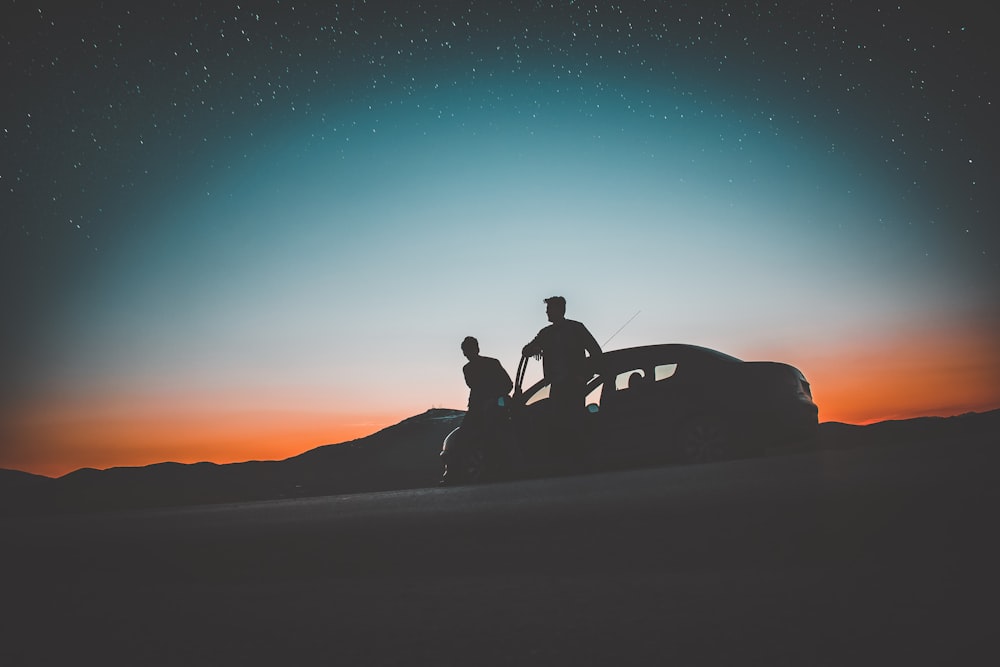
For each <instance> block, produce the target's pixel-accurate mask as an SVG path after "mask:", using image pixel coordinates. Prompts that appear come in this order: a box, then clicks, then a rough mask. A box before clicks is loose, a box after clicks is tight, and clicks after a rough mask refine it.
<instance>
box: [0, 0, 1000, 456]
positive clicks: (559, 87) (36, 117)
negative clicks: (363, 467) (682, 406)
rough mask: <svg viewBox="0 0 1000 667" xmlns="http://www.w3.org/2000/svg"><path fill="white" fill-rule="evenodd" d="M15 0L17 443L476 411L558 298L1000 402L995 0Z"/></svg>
mask: <svg viewBox="0 0 1000 667" xmlns="http://www.w3.org/2000/svg"><path fill="white" fill-rule="evenodd" d="M64 4H66V3H38V2H17V1H12V0H4V2H3V10H2V12H3V13H2V20H0V47H2V49H3V58H2V70H0V71H2V77H3V79H2V81H3V96H4V103H3V105H2V107H0V118H2V124H0V146H2V151H0V211H2V218H0V253H2V256H0V267H2V269H0V270H2V279H3V287H2V291H0V307H2V312H3V324H2V329H0V332H2V340H0V346H2V350H3V351H2V357H0V363H2V368H3V373H2V378H3V379H2V380H0V467H7V468H17V469H22V470H29V471H32V472H38V473H41V474H49V475H58V474H64V473H66V472H69V471H70V470H73V469H75V468H79V467H83V466H92V467H109V466H114V465H142V464H147V463H153V462H157V461H164V460H176V461H199V460H212V461H217V462H224V461H239V460H247V459H253V458H258V459H272V458H284V457H286V456H290V455H294V454H297V453H299V452H302V451H305V450H306V449H309V448H311V447H315V446H317V445H321V444H325V443H329V442H339V441H342V440H347V439H350V438H352V437H357V436H360V435H366V434H368V433H371V432H374V431H375V430H377V429H378V428H381V427H383V426H386V425H388V424H391V423H394V422H396V421H399V420H400V419H403V418H405V417H408V416H411V415H414V414H418V413H420V412H422V411H424V410H426V409H427V408H430V407H453V408H464V406H465V398H466V394H467V389H466V387H465V386H464V383H463V380H462V374H461V366H462V364H463V363H464V358H463V357H462V356H461V353H460V350H459V343H460V342H461V340H462V338H463V337H465V336H466V335H474V336H477V337H478V338H479V340H480V343H481V346H482V348H483V353H484V354H487V355H489V356H496V357H498V358H500V360H501V361H502V362H503V363H504V365H505V366H506V367H507V368H508V370H509V371H511V373H512V374H513V370H514V368H515V367H516V365H517V360H518V355H519V351H520V348H521V346H522V345H523V344H524V343H526V342H527V341H528V340H529V339H530V338H531V337H532V336H533V335H534V334H535V333H536V332H537V330H538V329H539V328H541V327H542V326H544V325H545V324H546V322H545V316H544V304H543V303H542V299H543V298H545V297H547V296H551V295H554V294H561V295H563V296H565V297H566V298H567V301H568V312H567V314H568V316H569V317H570V318H573V319H579V320H582V321H583V322H584V323H585V324H587V326H588V327H589V328H590V330H591V331H592V332H593V333H594V335H595V337H596V338H597V339H598V341H599V342H602V343H603V342H604V341H605V340H607V339H608V338H609V337H611V336H612V334H614V333H615V331H616V330H617V329H618V328H619V327H620V326H621V325H622V324H624V323H625V322H626V321H627V320H628V319H629V318H630V317H632V316H633V315H634V314H635V313H637V312H638V313H639V315H638V316H637V317H635V319H634V320H633V321H632V322H631V323H630V324H629V325H628V326H627V327H626V328H625V329H624V330H623V331H622V332H621V333H620V334H618V335H617V336H615V337H614V339H613V340H612V341H611V343H609V345H608V348H616V347H625V346H630V345H641V344H651V343H662V342H688V343H696V344H700V345H705V346H708V347H714V348H716V349H719V350H722V351H724V352H727V353H729V354H733V355H735V356H738V357H740V358H744V359H748V360H749V359H773V360H779V361H785V362H788V363H792V364H794V365H796V366H797V367H799V368H800V369H801V370H802V371H803V372H804V373H805V374H806V376H807V377H808V378H809V379H810V380H811V381H812V384H813V388H814V394H815V398H816V401H817V403H818V404H819V405H820V418H821V420H823V421H827V420H838V421H849V422H854V423H865V422H869V421H873V420H878V419H888V418H905V417H912V416H916V415H927V414H939V415H947V414H958V413H961V412H965V411H968V410H985V409H992V408H997V407H1000V343H998V341H1000V298H998V296H1000V294H998V293H1000V290H998V285H1000V226H998V225H997V221H998V220H1000V195H998V188H997V175H998V165H997V152H998V150H1000V142H998V124H997V120H998V119H997V113H996V104H997V100H996V99H995V97H996V94H997V91H998V77H997V74H996V68H995V64H996V63H997V62H1000V58H998V56H1000V54H998V49H997V47H996V46H995V44H996V37H995V35H993V34H992V30H991V29H990V26H991V25H992V22H991V21H988V20H987V13H988V8H989V4H988V3H983V2H974V3H967V2H949V3H945V4H941V5H939V6H938V8H937V9H936V10H935V11H934V12H930V11H929V10H926V9H924V6H925V5H926V4H927V3H911V2H893V3H882V2H877V1H875V2H830V3H791V2H718V3H699V2H690V3H659V2H630V3H607V2H593V1H591V2H503V1H491V2H475V3H459V2H453V3H448V2H439V3H430V2H411V3H401V2H346V3H319V2H315V3H311V2H291V1H288V2H279V1H276V0H272V1H270V2H218V3H208V2H186V1H183V0H178V1H175V2H149V3H134V2H91V3H80V4H86V5H88V6H87V8H65V7H62V6H60V5H64Z"/></svg>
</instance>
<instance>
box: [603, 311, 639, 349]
mask: <svg viewBox="0 0 1000 667" xmlns="http://www.w3.org/2000/svg"><path fill="white" fill-rule="evenodd" d="M641 312H642V311H641V310H637V311H635V315H633V316H632V317H630V318H628V319H627V320H625V324H623V325H621V326H620V327H618V331H616V332H614V333H613V334H611V338H614V337H615V336H617V335H618V334H620V333H621V332H622V329H624V328H625V327H627V326H628V325H629V322H631V321H632V320H634V319H635V318H636V317H638V316H639V313H641ZM611 338H608V339H607V340H606V341H604V345H601V348H602V349H603V348H605V347H607V346H608V343H610V342H611Z"/></svg>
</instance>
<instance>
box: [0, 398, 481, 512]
mask: <svg viewBox="0 0 1000 667" xmlns="http://www.w3.org/2000/svg"><path fill="white" fill-rule="evenodd" d="M464 414H465V413H464V412H461V411H458V410H440V409H435V410H428V411H427V412H425V413H423V414H421V415H417V416H415V417H410V418H409V419H406V420H404V421H402V422H400V423H399V424H395V425H393V426H390V427H388V428H385V429H383V430H381V431H379V432H377V433H375V434H373V435H370V436H367V437H364V438H359V439H357V440H352V441H350V442H346V443H343V444H339V445H325V446H322V447H317V448H316V449H312V450H310V451H307V452H305V453H303V454H300V455H298V456H294V457H292V458H289V459H285V460H284V461H247V462H245V463H229V464H221V465H220V464H216V463H194V464H182V463H157V464H153V465H148V466H144V467H122V468H109V469H107V470H95V469H93V468H82V469H80V470H76V471H74V472H72V473H69V474H68V475H65V476H63V477H60V478H57V479H52V478H48V477H40V476H38V475H29V474H28V473H22V472H18V471H13V470H2V471H0V472H2V473H3V475H2V476H0V483H3V487H2V490H0V514H39V513H50V512H89V511H95V510H109V509H125V508H140V507H167V506H173V505H194V504H206V503H224V502H243V501H252V500H273V499H280V498H295V497H302V496H319V495H332V494H342V493H359V492H364V491H384V490H390V489H404V488H414V487H421V486H432V485H434V484H436V483H437V480H438V478H439V477H440V475H441V464H440V461H439V457H438V451H439V450H440V448H441V441H442V440H444V437H445V436H446V435H447V434H448V433H449V432H450V431H451V430H452V429H453V428H455V427H456V426H458V424H459V423H461V418H462V416H463V415H464ZM8 478H9V479H11V480H13V481H15V482H17V483H16V484H11V485H8V484H7V483H6V482H7V480H8Z"/></svg>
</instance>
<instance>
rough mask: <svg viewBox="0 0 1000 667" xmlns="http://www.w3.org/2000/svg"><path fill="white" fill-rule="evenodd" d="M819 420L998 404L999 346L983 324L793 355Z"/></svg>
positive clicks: (872, 418)
mask: <svg viewBox="0 0 1000 667" xmlns="http://www.w3.org/2000/svg"><path fill="white" fill-rule="evenodd" d="M794 359H795V361H792V363H793V365H795V366H797V367H798V368H799V369H800V370H802V371H803V373H805V375H806V377H807V378H808V380H809V382H810V383H811V385H812V389H813V399H814V400H815V401H816V404H817V405H818V406H819V417H820V421H821V422H824V421H838V422H845V423H850V424H870V423H874V422H879V421H885V420H891V419H911V418H914V417H924V416H941V417H947V416H953V415H958V414H962V413H966V412H987V411H989V410H994V409H997V408H1000V345H998V344H997V342H996V340H994V333H993V332H991V331H988V330H987V331H983V330H981V329H973V328H967V329H947V330H938V331H933V330H926V331H913V332H907V333H906V334H905V335H903V336H900V337H898V338H886V339H883V340H880V341H879V340H866V341H863V342H859V343H857V345H856V346H855V347H854V348H853V349H850V348H848V349H840V350H836V351H835V352H834V351H822V352H820V353H819V354H808V353H804V352H800V353H797V356H795V357H794Z"/></svg>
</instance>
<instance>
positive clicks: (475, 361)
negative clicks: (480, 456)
mask: <svg viewBox="0 0 1000 667" xmlns="http://www.w3.org/2000/svg"><path fill="white" fill-rule="evenodd" d="M545 313H546V315H547V317H548V320H549V322H551V324H549V325H548V326H547V327H545V328H543V329H542V330H541V331H539V332H538V335H536V336H535V337H534V338H533V339H532V340H531V342H530V343H528V344H527V345H525V346H524V348H523V350H522V351H521V353H522V355H523V356H525V357H535V358H536V359H541V360H542V372H543V375H544V376H545V379H546V380H547V381H548V382H549V398H548V400H547V401H546V403H547V405H548V409H547V412H548V419H547V422H548V425H549V427H548V429H547V430H548V437H547V438H546V439H547V440H548V445H549V451H548V452H547V453H548V454H549V455H550V457H551V459H552V462H553V463H554V464H556V465H560V464H563V465H565V464H567V463H569V464H572V463H573V462H577V463H582V460H583V457H584V454H585V452H584V447H583V440H584V438H583V436H584V434H583V421H582V420H583V416H584V403H585V400H586V386H587V382H588V381H589V380H590V378H591V377H593V374H594V373H595V372H596V371H597V366H598V363H599V360H600V358H601V354H602V353H601V346H600V345H598V344H597V341H596V340H595V339H594V337H593V335H591V333H590V331H588V330H587V327H585V326H584V325H583V324H582V323H580V322H577V321H576V320H569V319H566V299H564V298H563V297H561V296H553V297H549V298H548V299H545ZM462 352H463V353H464V354H465V356H466V358H468V360H469V362H468V363H467V364H465V366H464V367H463V368H462V372H463V374H464V375H465V383H466V384H467V385H468V386H469V409H468V412H466V415H465V419H464V420H463V422H462V428H463V430H464V431H466V434H467V437H470V436H471V437H470V439H475V440H480V441H483V440H489V439H490V438H491V436H492V435H493V434H492V433H491V432H490V431H491V430H493V429H494V428H495V427H496V424H495V423H493V418H494V417H495V415H496V414H497V411H498V399H500V398H501V397H505V396H507V395H508V394H509V393H510V391H511V388H512V387H513V383H512V382H511V380H510V375H509V374H508V373H507V371H506V370H504V368H503V366H502V365H501V364H500V362H499V361H497V360H496V359H494V358H492V357H484V356H482V355H480V353H479V342H478V341H477V340H476V339H475V338H473V337H472V336H468V337H466V338H465V340H463V341H462Z"/></svg>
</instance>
